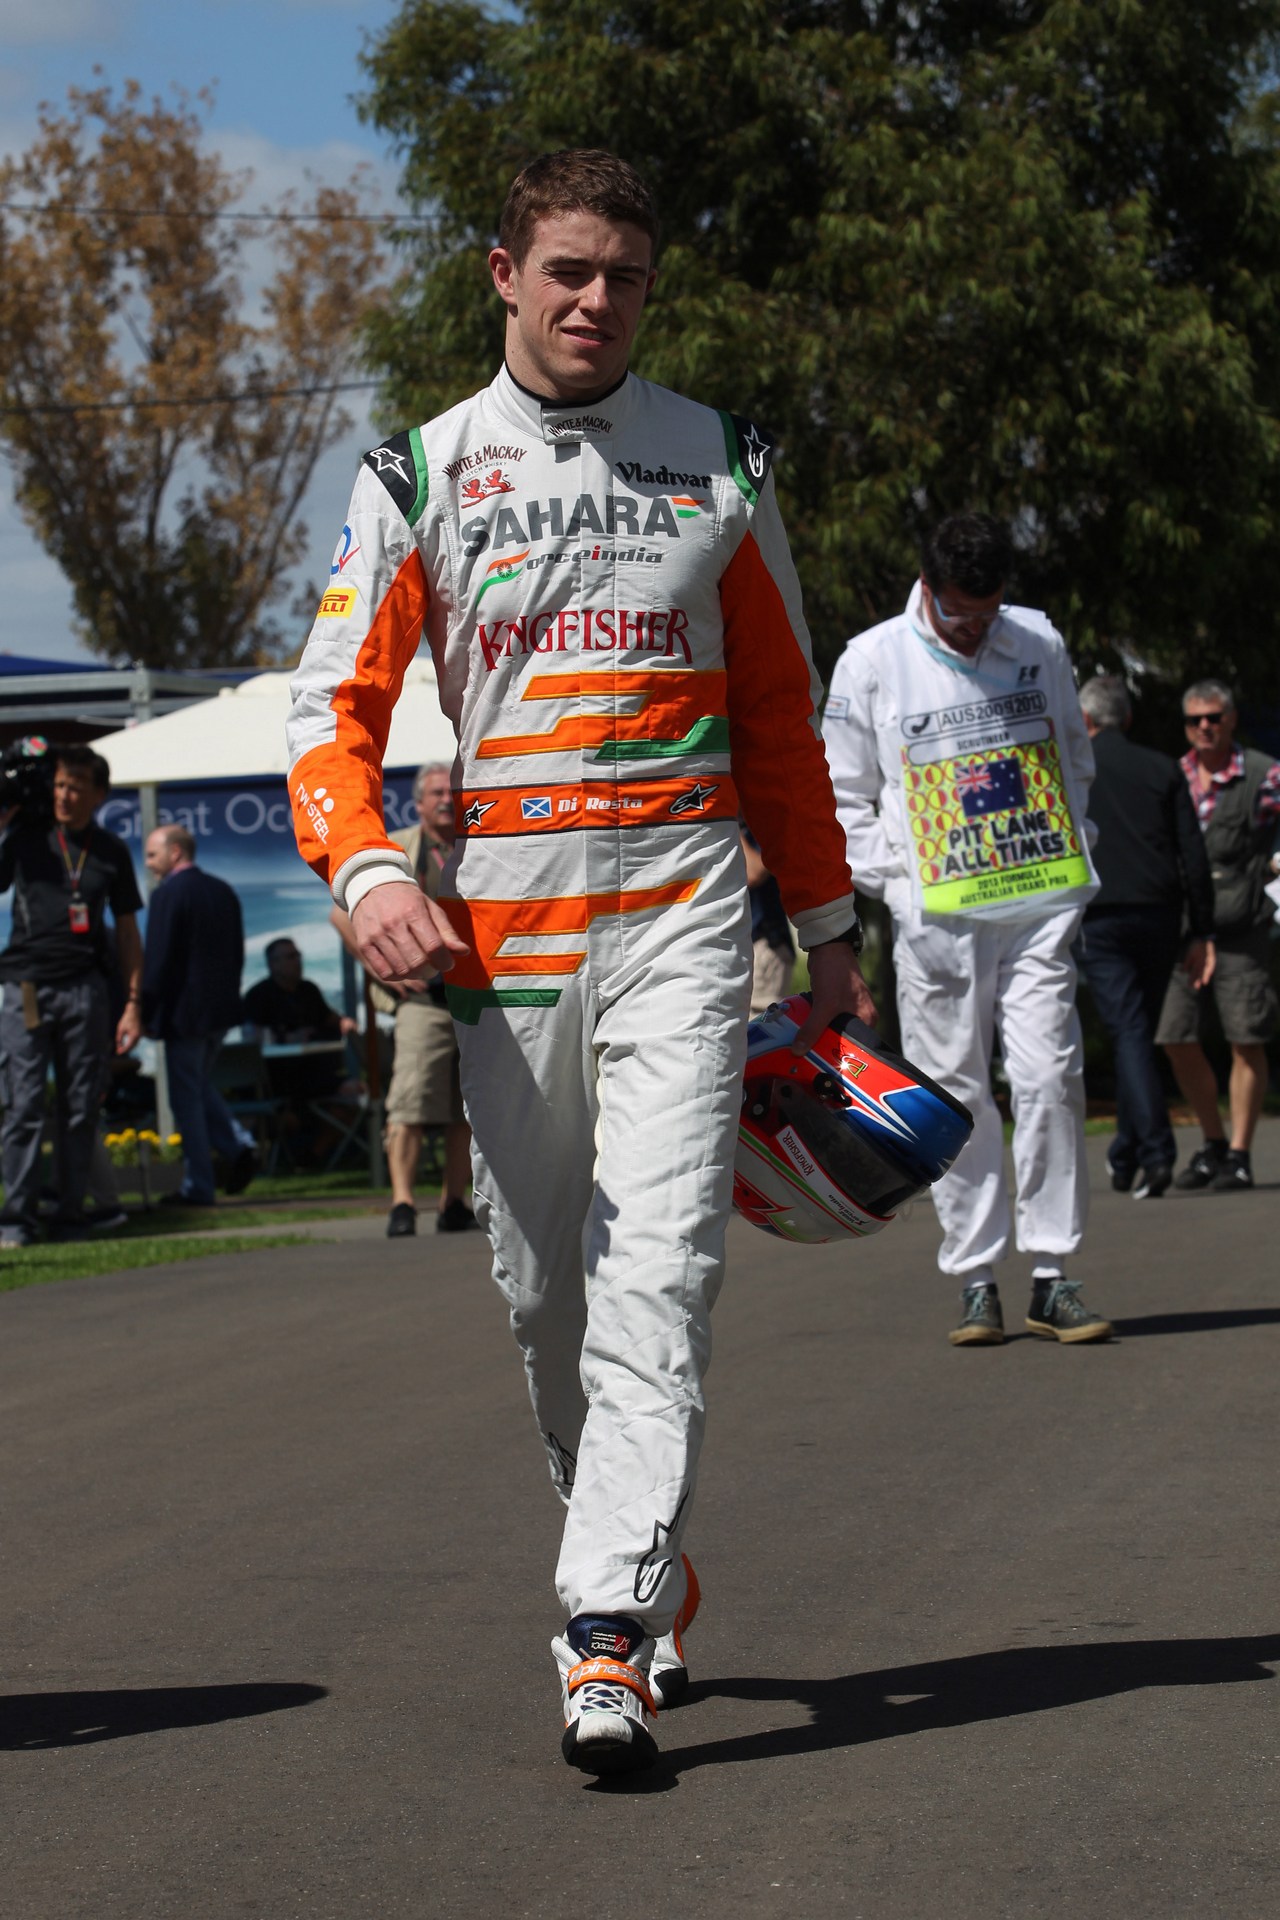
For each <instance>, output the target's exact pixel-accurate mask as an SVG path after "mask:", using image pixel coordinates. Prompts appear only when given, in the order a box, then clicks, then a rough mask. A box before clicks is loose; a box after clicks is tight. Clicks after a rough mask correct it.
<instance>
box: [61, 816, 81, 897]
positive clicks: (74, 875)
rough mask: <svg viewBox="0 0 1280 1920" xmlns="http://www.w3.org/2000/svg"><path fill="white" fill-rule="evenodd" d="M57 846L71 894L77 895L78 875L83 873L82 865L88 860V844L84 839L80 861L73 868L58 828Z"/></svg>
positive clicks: (64, 837)
mask: <svg viewBox="0 0 1280 1920" xmlns="http://www.w3.org/2000/svg"><path fill="white" fill-rule="evenodd" d="M58 845H59V847H60V848H61V849H62V864H63V866H64V867H65V868H66V870H67V879H68V881H69V882H70V885H71V891H72V893H79V891H80V875H81V874H82V873H83V872H84V863H85V861H86V860H87V859H88V858H89V842H88V840H87V839H86V841H85V843H84V845H83V846H82V847H81V849H80V859H79V861H78V862H77V864H76V865H75V866H74V867H73V866H72V864H71V855H70V854H69V853H68V852H67V840H66V835H65V834H64V833H63V831H62V828H61V827H59V828H58Z"/></svg>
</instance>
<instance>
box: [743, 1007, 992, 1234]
mask: <svg viewBox="0 0 1280 1920" xmlns="http://www.w3.org/2000/svg"><path fill="white" fill-rule="evenodd" d="M810 1005H811V1003H810V998H809V995H808V994H807V993H798V994H795V995H793V996H792V998H791V999H790V1000H782V1001H779V1002H778V1003H777V1004H776V1005H775V1006H772V1007H770V1008H769V1010H768V1012H767V1013H765V1014H763V1015H761V1016H760V1018H759V1019H756V1020H753V1021H752V1022H751V1025H750V1027H749V1029H748V1031H747V1071H746V1078H745V1081H744V1084H743V1090H742V1114H741V1118H740V1120H739V1123H738V1150H737V1154H736V1156H735V1159H734V1174H733V1204H734V1207H735V1208H736V1210H737V1211H738V1212H739V1213H740V1214H741V1215H742V1217H743V1219H744V1220H749V1221H750V1222H751V1224H752V1225H753V1226H756V1227H763V1228H764V1230H765V1232H766V1233H776V1234H777V1235H778V1236H779V1237H780V1238H781V1239H783V1240H795V1241H799V1242H802V1243H805V1244H808V1245H813V1244H816V1243H818V1242H821V1241H824V1240H840V1239H843V1238H846V1237H847V1238H850V1239H854V1240H860V1239H862V1238H863V1237H864V1236H865V1235H866V1234H870V1233H879V1232H880V1230H881V1228H882V1227H887V1226H888V1224H889V1222H890V1220H892V1218H893V1216H894V1214H895V1213H896V1212H897V1210H898V1208H899V1207H901V1206H904V1205H905V1204H906V1202H907V1201H908V1200H913V1199H914V1198H915V1197H916V1195H917V1194H920V1193H923V1192H924V1190H925V1188H926V1187H929V1186H931V1185H932V1184H933V1182H934V1181H935V1180H940V1179H941V1178H942V1175H943V1174H944V1173H945V1172H946V1171H947V1168H948V1167H949V1166H950V1165H951V1164H952V1162H953V1161H954V1160H955V1158H956V1155H957V1154H958V1153H959V1152H960V1149H961V1148H962V1147H963V1146H964V1144H965V1141H966V1140H967V1139H968V1138H969V1135H970V1134H971V1133H972V1132H973V1115H972V1114H971V1113H970V1112H969V1109H968V1108H967V1107H965V1106H962V1105H961V1103H960V1102H959V1101H958V1100H957V1099H955V1098H954V1097H953V1096H952V1095H951V1094H949V1093H948V1092H947V1091H946V1089H945V1088H944V1087H940V1086H939V1085H938V1084H937V1082H936V1081H934V1080H930V1079H929V1078H928V1076H927V1075H926V1074H923V1073H921V1072H920V1070H919V1068H918V1067H913V1066H912V1065H911V1062H910V1061H909V1060H904V1059H903V1057H902V1055H901V1054H897V1053H890V1052H889V1050H888V1049H887V1048H885V1047H882V1046H879V1045H878V1044H877V1042H876V1038H875V1035H874V1034H873V1033H872V1031H871V1029H870V1027H868V1026H865V1025H864V1024H863V1022H862V1021H861V1020H855V1019H854V1018H853V1017H852V1016H851V1015H848V1014H842V1015H841V1016H840V1017H839V1018H838V1019H836V1020H834V1021H833V1022H832V1023H831V1025H830V1026H829V1027H828V1028H827V1030H826V1032H825V1033H824V1034H823V1035H822V1037H821V1039H820V1040H819V1041H818V1043H817V1045H816V1046H815V1047H811V1048H810V1050H809V1052H808V1053H806V1054H793V1053H792V1052H791V1043H792V1041H793V1040H794V1039H795V1036H796V1034H797V1032H798V1031H799V1029H800V1027H801V1026H802V1025H803V1024H804V1022H805V1021H806V1020H807V1019H808V1017H809V1012H810Z"/></svg>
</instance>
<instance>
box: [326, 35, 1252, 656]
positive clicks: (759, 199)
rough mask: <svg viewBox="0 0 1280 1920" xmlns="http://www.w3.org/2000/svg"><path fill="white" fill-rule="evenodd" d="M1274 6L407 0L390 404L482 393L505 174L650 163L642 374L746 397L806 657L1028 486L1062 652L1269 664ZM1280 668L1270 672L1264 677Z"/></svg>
mask: <svg viewBox="0 0 1280 1920" xmlns="http://www.w3.org/2000/svg"><path fill="white" fill-rule="evenodd" d="M1278 25H1280V0H1166V4H1164V5H1162V6H1160V7H1158V8H1153V7H1150V6H1143V5H1140V4H1137V0H1049V3H1048V4H1031V3H1030V0H947V3H945V4H926V5H923V6H906V5H895V4H892V0H862V4H850V3H845V4H838V3H836V0H830V3H828V0H809V3H808V4H799V3H798V0H797V3H794V4H792V3H790V0H783V4H777V0H774V3H773V4H768V5H766V4H764V0H733V4H729V0H703V4H701V5H699V6H697V7H688V6H675V5H672V4H669V0H635V4H632V5H629V6H628V7H626V8H622V7H617V6H614V5H610V4H608V0H569V3H568V4H566V3H565V0H554V4H553V3H552V0H527V3H526V4H525V5H523V6H521V7H518V8H505V7H504V8H503V9H502V10H501V12H499V11H497V10H494V11H491V12H488V13H486V12H484V11H482V10H481V9H480V8H479V7H477V6H474V5H472V4H470V3H469V0H406V4H405V5H404V7H403V8H402V11H401V12H400V14H399V15H398V17H397V18H396V19H395V20H394V21H393V23H392V24H391V26H390V27H389V28H388V29H387V31H386V32H385V34H383V35H382V37H381V38H380V39H379V40H378V41H377V42H376V43H374V44H373V45H372V47H371V49H370V51H369V53H368V55H367V58H366V69H367V72H368V76H369V80H370V91H369V94H368V96H367V99H366V101H365V103H364V104H365V111H366V114H367V116H368V117H369V118H370V119H371V120H372V121H373V122H374V123H375V124H376V125H378V126H379V127H381V128H382V129H383V130H384V131H385V132H386V133H387V134H388V135H389V136H390V137H391V138H392V140H393V141H394V142H395V143H396V145H397V147H398V149H399V151H400V153H401V155H402V157H403V161H404V190H405V192H406V194H407V196H408V198H409V200H410V202H411V203H412V204H413V205H414V206H415V207H417V208H418V209H420V210H422V211H423V212H425V213H427V214H428V215H429V217H430V223H429V226H428V227H427V229H426V230H425V231H423V230H419V231H417V232H414V233H406V234H405V235H403V236H402V238H401V247H402V258H403V264H404V271H403V275H402V277H401V280H400V282H399V286H398V291H397V297H396V299H395V301H394V303H393V305H392V306H391V307H390V308H389V309H388V310H387V311H386V312H385V313H382V314H379V315H377V316H375V317H374V319H373V322H372V327H371V345H372V352H373V357H374V362H375V365H377V366H378V367H380V368H381V370H382V371H383V374H384V376H385V387H384V403H385V417H386V419H387V421H388V423H391V422H396V423H402V422H403V421H404V420H405V419H407V418H414V419H418V418H426V417H429V416H430V415H431V414H433V413H435V412H438V411H439V410H440V409H441V408H443V407H444V406H446V405H448V404H451V403H452V402H453V401H454V400H456V399H457V398H459V397H461V396H462V395H463V394H465V393H467V392H470V391H473V390H475V388H477V387H479V386H481V385H483V384H484V383H485V382H486V381H487V380H488V379H489V378H490V377H491V374H492V368H493V365H494V362H495V360H496V358H497V356H498V353H499V351H500V342H501V310H500V308H499V306H498V303H497V301H496V299H495V298H494V295H493V293H492V290H491V287H490V285H489V281H488V276H487V273H486V271H485V265H484V256H485V253H486V251H487V249H488V247H489V246H490V245H492V244H493V240H494V237H495V232H494V230H495V227H496V222H497V217H498V211H499V209H500V207H501V203H502V199H503V195H504V192H505V189H506V186H507V184H508V182H509V180H510V178H511V176H512V174H513V173H514V172H515V171H516V170H517V169H518V168H519V167H520V166H521V165H522V164H523V163H524V162H525V161H526V160H528V159H529V158H531V157H532V156H533V155H535V154H537V153H539V152H543V151H546V150H547V149H549V148H553V147H558V146H569V145H575V146H576V145H592V146H605V147H610V148H612V149H614V150H615V151H617V152H619V153H621V154H623V155H625V156H626V157H627V158H628V159H630V160H631V161H633V162H634V163H635V164H636V165H637V166H639V168H640V169H641V170H642V172H644V173H645V174H646V176H647V177H648V178H649V180H650V181H651V183H652V184H653V186H654V188H655V190H656V193H657V197H658V203H659V206H660V208H661V211H662V215H663V222H664V247H663V253H662V262H661V273H660V276H659V280H658V284H657V288H656V290H655V294H654V297H653V301H652V305H651V308H650V311H649V313H648V315H647V316H646V320H645V323H644V325H643V327H642V329H641V334H640V340H639V349H638V352H637V356H636V361H635V370H636V371H637V372H638V373H641V374H643V375H645V376H646V377H648V378H652V379H656V380H659V381H661V382H663V383H664V384H667V385H670V386H674V387H677V388H679V389H681V390H682V391H684V392H687V393H690V394H692V395H694V396H696V397H697V398H699V399H701V400H704V401H706V402H708V403H709V404H711V405H715V406H731V407H733V408H734V409H735V410H736V411H738V412H744V413H749V414H754V415H755V416H756V417H758V418H759V419H760V420H761V421H762V422H764V423H765V424H766V425H768V426H769V427H770V428H771V429H772V431H774V432H775V433H776V434H777V435H778V437H779V439H780V442H781V458H780V462H779V466H778V469H777V471H778V485H779V492H780V496H781V499H782V505H783V510H784V513H785V515H786V519H787V524H788V528H789V531H790V534H791V539H792V544H793V547H794V549H795V552H796V558H797V563H798V565H799V568H800V574H801V579H802V581H803V583H804V586H805V593H806V601H807V606H808V611H809V617H810V625H811V627H812V629H813V632H814V637H815V644H816V648H817V651H818V653H819V656H820V658H821V659H822V660H823V661H824V663H825V664H828V665H829V664H830V662H831V660H832V659H833V658H834V656H835V654H836V652H838V650H839V647H840V646H841V644H842V643H843V640H844V638H845V637H846V635H847V634H848V633H849V632H851V631H856V630H858V629H860V628H862V627H864V626H866V625H868V624H869V623H870V622H871V621H873V620H875V619H880V618H883V617H885V616H886V615H887V614H889V613H891V612H894V611H896V610H898V609H899V608H900V607H901V605H902V603H903V601H904V598H905V594H906V589H907V586H908V584H909V581H910V579H911V577H912V575H913V573H914V571H915V566H916V554H917V548H918V541H919V537H920V534H921V532H922V531H923V530H924V528H925V527H926V526H927V525H929V524H930V523H932V522H933V521H935V520H936V519H937V518H938V517H940V516H941V515H942V514H943V513H945V512H950V511H953V510H955V509H957V508H960V507H962V506H982V507H985V508H987V509H989V510H991V511H994V512H997V513H1001V514H1004V515H1007V516H1009V517H1010V518H1012V519H1013V520H1014V522H1015V524H1016V527H1017V530H1018V537H1019V542H1020V547H1021V550H1022V561H1021V566H1020V579H1019V581H1018V588H1019V593H1020V596H1021V597H1022V598H1024V599H1026V600H1028V601H1029V602H1030V603H1031V604H1034V605H1043V606H1046V607H1047V608H1049V609H1050V610H1051V612H1052V613H1053V615H1054V617H1055V618H1056V620H1057V621H1058V623H1059V624H1060V625H1061V626H1062V627H1063V628H1064V630H1065V631H1066V632H1067V634H1068V636H1069V639H1070V641H1071V644H1072V646H1073V648H1074V650H1075V652H1076V654H1077V657H1078V658H1081V659H1084V660H1088V659H1089V658H1091V657H1093V658H1097V659H1099V660H1106V661H1114V659H1115V657H1116V653H1117V650H1119V651H1122V652H1125V653H1136V654H1137V655H1139V656H1141V657H1143V658H1144V659H1146V660H1149V661H1150V662H1152V663H1154V664H1158V665H1160V666H1163V667H1164V668H1165V669H1167V670H1168V671H1169V672H1171V673H1174V674H1179V675H1181V674H1183V673H1185V672H1188V671H1201V670H1205V669H1208V668H1210V667H1212V668H1215V669H1218V670H1220V671H1223V672H1225V673H1228V674H1230V675H1233V676H1234V677H1235V678H1237V679H1238V680H1240V681H1241V682H1242V683H1243V684H1244V685H1245V686H1246V687H1249V686H1250V685H1251V686H1252V688H1253V690H1254V691H1255V693H1261V692H1262V691H1263V690H1264V688H1265V689H1269V688H1270V687H1271V685H1272V683H1273V674H1272V670H1271V667H1270V656H1271V651H1272V648H1273V644H1274V642H1273V634H1274V627H1275V622H1276V619H1277V608H1280V561H1278V559H1277V554H1278V552H1280V542H1278V541H1277V538H1276V535H1277V530H1278V525H1280V431H1278V425H1277V412H1278V410H1280V355H1278V353H1277V339H1276V329H1275V326H1274V317H1273V316H1274V312H1275V305H1276V296H1277V292H1280V141H1278V139H1277V111H1278V108H1277V98H1276V94H1275V92H1274V91H1273V90H1272V88H1271V81H1270V77H1269V76H1270V72H1271V67H1270V65H1269V62H1270V60H1271V58H1272V54H1273V50H1274V49H1273V43H1272V38H1271V36H1272V35H1273V34H1274V33H1275V30H1276V28H1277V26H1278ZM1264 676H1265V677H1264Z"/></svg>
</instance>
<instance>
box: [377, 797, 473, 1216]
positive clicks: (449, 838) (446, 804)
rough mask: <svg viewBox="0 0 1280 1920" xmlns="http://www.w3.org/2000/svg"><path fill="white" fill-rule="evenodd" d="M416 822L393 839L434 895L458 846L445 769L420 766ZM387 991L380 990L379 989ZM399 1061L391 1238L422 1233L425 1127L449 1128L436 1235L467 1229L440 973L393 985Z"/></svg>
mask: <svg viewBox="0 0 1280 1920" xmlns="http://www.w3.org/2000/svg"><path fill="white" fill-rule="evenodd" d="M413 803H414V806H415V807H416V808H417V810H418V822H419V824H418V825H417V826H416V827H402V828H400V830H399V831H398V832H396V833H393V834H391V835H390V836H389V837H390V838H391V839H392V840H394V841H395V842H396V844H397V846H401V847H403V848H404V850H405V852H406V853H407V854H408V856H409V859H410V861H411V862H412V864H413V871H414V874H415V876H416V878H417V882H418V885H419V886H420V887H421V888H422V891H423V892H424V893H425V894H426V895H427V898H428V899H430V900H434V899H436V898H437V897H438V893H439V886H440V873H441V869H442V868H443V866H444V864H445V861H446V860H447V859H448V857H449V855H450V854H451V853H452V851H453V842H454V820H453V790H452V788H451V786H450V783H449V769H448V767H446V766H444V765H442V764H440V763H434V764H432V765H430V766H425V767H420V768H419V770H418V773H417V776H416V778H415V779H414V783H413ZM384 991H388V990H387V989H383V988H380V989H379V992H384ZM389 991H390V993H394V994H395V996H396V1000H397V1001H398V1004H397V1005H396V1007H395V1016H396V1036H395V1059H394V1062H393V1065H392V1069H391V1085H390V1087H389V1088H388V1090H387V1132H386V1150H387V1169H388V1171H389V1173H390V1175H391V1212H390V1213H389V1214H388V1216H387V1234H388V1237H389V1238H390V1239H392V1240H398V1239H401V1238H402V1237H403V1236H405V1235H406V1234H412V1233H416V1232H417V1230H418V1213H417V1208H416V1207H415V1206H414V1203H413V1182H414V1176H415V1175H416V1173H417V1171H418V1160H419V1157H420V1155H421V1153H422V1134H423V1129H424V1128H425V1127H443V1128H444V1130H445V1131H444V1184H443V1186H442V1187H441V1189H440V1207H439V1211H438V1213H437V1214H436V1231H437V1233H463V1232H465V1231H466V1230H467V1229H468V1228H469V1227H474V1226H475V1224H476V1221H475V1215H474V1214H473V1213H472V1211H471V1209H470V1207H469V1206H468V1205H467V1203H466V1192H467V1187H468V1184H469V1182H470V1179H471V1129H470V1127H469V1126H468V1125H467V1122H466V1116H465V1114H464V1113H463V1108H462V1094H461V1091H460V1089H459V1086H458V1042H457V1037H456V1035H455V1034H454V1031H453V1021H452V1019H451V1017H450V1015H449V1011H448V1008H447V1007H446V1006H445V999H444V986H443V984H442V982H441V980H440V976H439V975H438V974H437V975H436V977H435V979H434V980H431V981H429V982H428V983H427V985H426V986H425V987H416V986H409V985H402V986H397V987H393V988H391V989H390V990H389Z"/></svg>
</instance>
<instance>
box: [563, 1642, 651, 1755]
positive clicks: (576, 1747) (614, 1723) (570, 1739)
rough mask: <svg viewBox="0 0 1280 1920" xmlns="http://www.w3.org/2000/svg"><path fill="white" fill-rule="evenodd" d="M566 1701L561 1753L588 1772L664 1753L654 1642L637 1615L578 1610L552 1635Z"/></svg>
mask: <svg viewBox="0 0 1280 1920" xmlns="http://www.w3.org/2000/svg"><path fill="white" fill-rule="evenodd" d="M551 1651H552V1653H553V1654H554V1655H555V1660H556V1666H557V1667H558V1668H559V1671H560V1689H561V1694H562V1697H563V1704H564V1720H565V1727H564V1739H563V1740H562V1742H561V1752H562V1753H563V1754H564V1757H565V1759H566V1760H567V1761H568V1762H569V1765H570V1766H571V1767H580V1768H581V1769H582V1771H583V1772H584V1773H632V1772H634V1771H636V1770H637V1769H639V1768H640V1767H651V1766H652V1765H653V1763H654V1761H655V1760H656V1759H657V1757H658V1743H657V1741H656V1740H655V1739H654V1737H653V1716H654V1714H655V1712H656V1711H657V1709H656V1707H655V1706H654V1700H653V1695H652V1694H651V1693H650V1691H649V1663H650V1661H651V1660H652V1658H653V1641H652V1640H649V1639H647V1638H646V1637H645V1631H644V1628H643V1627H642V1626H641V1625H640V1623H639V1621H638V1620H630V1619H626V1618H623V1617H622V1616H620V1615H617V1614H613V1615H607V1616H606V1615H603V1614H588V1613H580V1614H577V1615H576V1616H575V1617H574V1618H573V1619H572V1620H571V1621H570V1622H569V1624H568V1626H567V1627H566V1628H565V1630H564V1636H563V1638H560V1639H556V1640H553V1641H552V1642H551Z"/></svg>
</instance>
